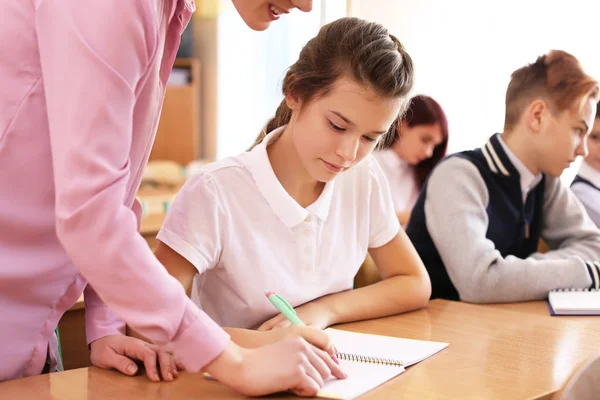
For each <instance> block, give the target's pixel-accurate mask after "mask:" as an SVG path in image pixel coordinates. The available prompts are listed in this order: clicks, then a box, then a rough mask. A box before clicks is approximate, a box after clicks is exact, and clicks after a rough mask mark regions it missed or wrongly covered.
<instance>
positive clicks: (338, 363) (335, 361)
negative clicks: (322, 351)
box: [331, 356, 340, 365]
mask: <svg viewBox="0 0 600 400" xmlns="http://www.w3.org/2000/svg"><path fill="white" fill-rule="evenodd" d="M331 359H332V360H333V362H334V363H336V364H337V365H340V362H339V361H338V359H337V357H336V356H331Z"/></svg>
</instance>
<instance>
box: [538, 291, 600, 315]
mask: <svg viewBox="0 0 600 400" xmlns="http://www.w3.org/2000/svg"><path fill="white" fill-rule="evenodd" d="M548 305H549V308H550V314H552V315H600V291H599V290H587V289H563V290H553V291H551V292H550V293H549V294H548Z"/></svg>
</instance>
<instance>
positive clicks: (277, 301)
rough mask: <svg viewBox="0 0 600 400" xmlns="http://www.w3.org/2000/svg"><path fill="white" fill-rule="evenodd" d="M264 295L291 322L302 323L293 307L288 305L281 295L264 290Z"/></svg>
mask: <svg viewBox="0 0 600 400" xmlns="http://www.w3.org/2000/svg"><path fill="white" fill-rule="evenodd" d="M265 296H267V299H269V301H270V302H271V304H273V305H274V306H275V308H277V309H278V310H279V312H280V313H282V314H283V315H284V316H285V317H286V318H287V319H288V320H289V321H290V322H291V323H292V324H296V325H304V322H302V321H300V318H298V316H297V315H296V311H295V310H294V307H292V306H291V305H290V303H288V302H287V301H285V299H284V298H283V297H281V296H280V295H278V294H277V293H275V292H271V291H270V290H269V291H266V292H265Z"/></svg>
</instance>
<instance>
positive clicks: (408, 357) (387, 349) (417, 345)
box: [319, 329, 448, 399]
mask: <svg viewBox="0 0 600 400" xmlns="http://www.w3.org/2000/svg"><path fill="white" fill-rule="evenodd" d="M326 332H327V333H328V334H329V336H330V338H331V341H332V343H333V344H334V345H335V347H336V348H337V350H338V354H340V357H341V355H343V354H347V355H355V356H363V357H368V358H369V359H388V360H389V359H391V360H397V361H401V362H402V363H403V364H404V367H408V366H410V365H412V364H415V363H417V362H419V361H422V360H424V359H426V358H428V357H430V356H432V355H434V354H435V353H437V352H439V351H441V350H443V349H445V348H446V347H448V343H440V342H430V341H423V340H412V339H401V338H395V337H389V336H379V335H370V334H365V333H356V332H349V331H342V330H337V329H327V330H326ZM340 365H341V366H342V368H343V369H344V372H346V373H347V374H348V378H346V379H342V380H331V381H328V382H326V383H325V386H324V387H323V388H322V389H321V391H320V392H319V397H325V398H332V399H353V398H355V397H357V396H360V395H361V394H364V393H366V392H368V391H369V390H371V389H374V388H376V387H377V386H379V385H381V384H383V383H384V382H386V381H388V380H390V379H391V378H393V377H395V376H397V375H399V374H401V373H402V372H404V367H402V366H396V365H386V364H377V363H369V362H359V361H349V360H346V359H341V360H340Z"/></svg>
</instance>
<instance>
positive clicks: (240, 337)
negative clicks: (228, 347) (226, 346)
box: [223, 328, 270, 349]
mask: <svg viewBox="0 0 600 400" xmlns="http://www.w3.org/2000/svg"><path fill="white" fill-rule="evenodd" d="M223 329H224V330H225V332H227V333H228V334H229V336H231V341H233V342H234V343H235V344H237V345H238V346H240V347H244V348H247V349H254V348H257V347H262V346H265V345H267V344H269V343H270V341H269V340H268V337H267V335H266V334H265V332H259V331H255V330H250V329H241V328H223Z"/></svg>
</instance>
